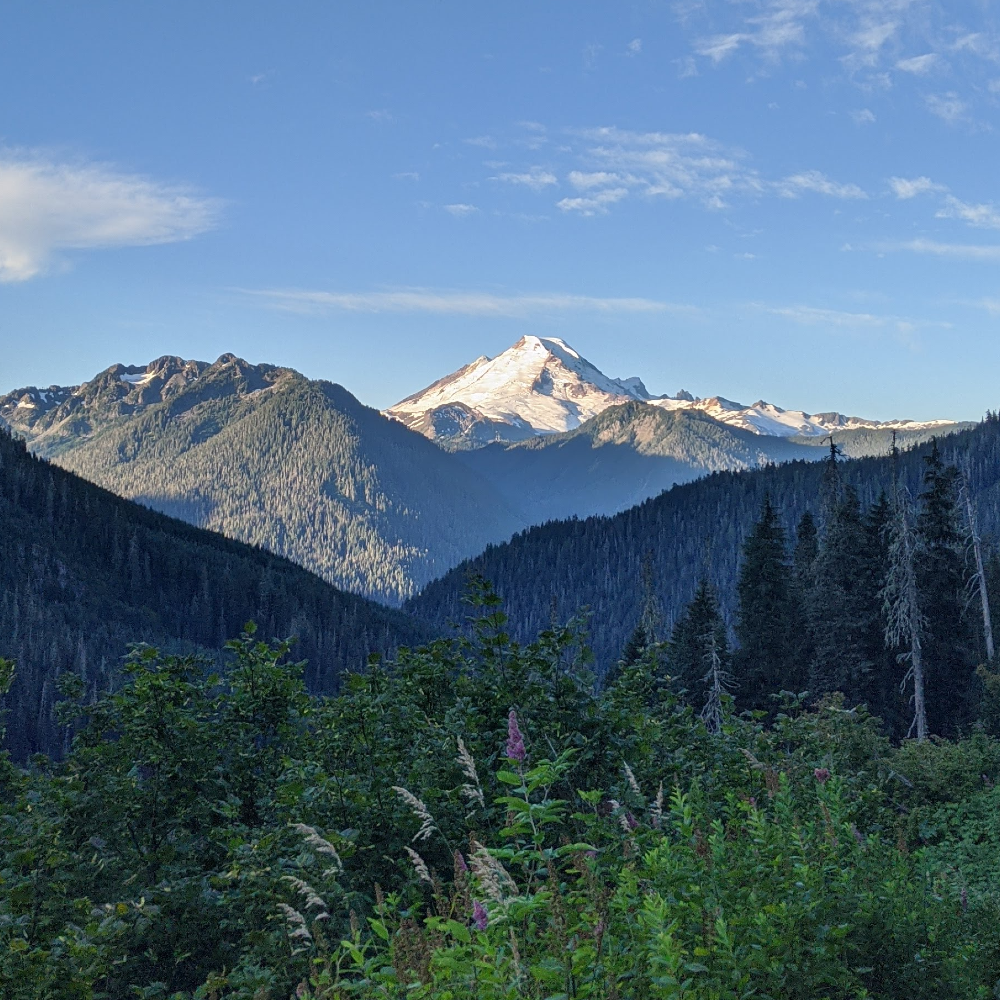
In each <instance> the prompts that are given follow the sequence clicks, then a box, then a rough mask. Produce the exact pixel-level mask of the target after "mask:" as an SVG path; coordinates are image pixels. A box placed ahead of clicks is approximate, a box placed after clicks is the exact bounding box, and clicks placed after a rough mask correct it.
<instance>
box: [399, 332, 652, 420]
mask: <svg viewBox="0 0 1000 1000" xmlns="http://www.w3.org/2000/svg"><path fill="white" fill-rule="evenodd" d="M649 398H650V397H649V393H647V392H646V388H645V386H644V385H643V384H642V382H641V381H640V380H639V379H638V378H628V379H612V378H609V377H608V376H607V375H605V374H604V373H603V372H602V371H601V370H600V369H599V368H596V367H595V366H594V365H592V364H591V363H590V362H589V361H587V359H586V358H584V357H582V356H581V355H580V354H579V353H578V352H577V351H575V350H574V349H573V348H572V347H570V345H569V344H567V343H566V342H565V341H564V340H560V339H559V338H557V337H536V336H525V337H522V338H521V339H520V340H519V341H518V342H517V343H516V344H514V345H513V347H510V348H508V349H507V350H506V351H504V352H503V353H502V354H498V355H497V356H496V357H495V358H486V357H480V358H477V359H476V360H475V361H473V362H472V363H471V364H468V365H466V366H464V367H463V368H459V369H458V371H456V372H454V373H453V374H451V375H448V376H446V377H445V378H442V379H439V380H438V381H437V382H434V383H433V384H432V385H429V386H428V387H427V388H426V389H423V390H421V391H420V392H418V393H415V394H414V395H412V396H409V397H407V398H406V399H404V400H402V401H400V402H399V403H397V404H396V405H395V406H392V407H390V408H389V409H388V410H386V413H387V414H388V415H389V416H391V417H395V418H396V419H397V420H401V421H402V422H403V423H405V424H408V425H410V426H417V425H420V426H419V429H420V430H423V431H424V433H428V432H429V431H430V432H431V433H429V436H431V437H434V436H436V435H435V433H433V430H434V417H435V415H436V414H438V413H439V411H442V408H454V407H455V406H456V405H457V404H461V406H462V407H464V408H465V409H466V410H467V411H468V412H469V414H470V416H471V417H472V418H473V419H474V420H479V421H483V422H485V423H486V424H487V425H490V426H494V425H496V426H500V427H502V426H503V425H509V426H511V427H512V428H514V429H515V430H517V429H521V428H525V429H527V430H528V436H530V434H552V433H557V432H559V431H567V430H572V429H573V428H574V427H577V426H579V425H580V424H581V423H583V422H584V421H585V420H589V419H590V418H591V417H594V416H597V414H598V413H600V412H601V411H602V410H605V409H607V408H608V407H609V406H613V405H614V404H615V403H624V402H628V401H630V400H643V401H645V400H648V399H649ZM449 412H451V410H449ZM501 436H502V438H503V439H505V440H510V439H511V438H510V437H508V436H507V435H506V434H503V435H501ZM524 436H525V434H524V433H520V432H519V433H516V434H515V438H517V439H520V438H522V437H524Z"/></svg>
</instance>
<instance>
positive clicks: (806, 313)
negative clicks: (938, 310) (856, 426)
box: [754, 303, 951, 347]
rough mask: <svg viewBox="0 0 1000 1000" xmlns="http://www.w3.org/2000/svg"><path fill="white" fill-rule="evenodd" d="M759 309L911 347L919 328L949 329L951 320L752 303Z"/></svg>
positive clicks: (783, 317)
mask: <svg viewBox="0 0 1000 1000" xmlns="http://www.w3.org/2000/svg"><path fill="white" fill-rule="evenodd" d="M754 305H755V306H756V307H757V308H758V309H762V310H763V311H765V312H768V313H770V314H771V315H773V316H780V317H781V318H782V319H787V320H788V321H789V322H792V323H798V324H800V325H802V326H814V327H816V326H818V327H823V328H824V329H826V330H843V331H848V332H853V333H856V334H858V333H865V332H867V333H872V334H889V335H891V336H892V337H894V338H896V339H899V340H901V341H902V342H903V343H905V344H907V345H908V346H910V347H915V346H917V340H916V338H915V334H916V333H917V332H918V331H919V330H921V329H927V328H940V327H945V328H948V327H950V326H951V324H950V323H941V322H937V321H932V320H923V319H911V318H909V317H906V316H895V315H891V314H888V315H881V314H878V313H869V312H850V311H845V310H842V309H826V308H823V307H821V306H807V305H790V306H768V305H763V304H761V303H754Z"/></svg>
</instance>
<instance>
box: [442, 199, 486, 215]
mask: <svg viewBox="0 0 1000 1000" xmlns="http://www.w3.org/2000/svg"><path fill="white" fill-rule="evenodd" d="M444 210H445V211H446V212H447V213H448V214H449V215H453V216H455V218H456V219H464V218H465V217H466V216H468V215H475V214H476V212H478V211H479V209H478V208H476V206H475V205H467V204H465V203H464V202H457V203H455V204H454V205H445V206H444Z"/></svg>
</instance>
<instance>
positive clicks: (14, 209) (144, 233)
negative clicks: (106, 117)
mask: <svg viewBox="0 0 1000 1000" xmlns="http://www.w3.org/2000/svg"><path fill="white" fill-rule="evenodd" d="M221 208H222V202H221V201H220V200H218V199H215V198H206V197H203V196H201V195H199V194H196V193H194V192H192V191H190V190H189V189H186V188H182V187H178V186H175V185H169V184H164V183H161V182H158V181H154V180H150V179H149V178H146V177H142V176H139V175H136V174H128V173H123V172H121V171H118V170H116V169H114V168H113V167H109V166H107V165H104V164H94V163H58V162H56V161H54V160H52V159H49V158H46V157H43V156H40V155H32V154H27V155H19V154H17V153H2V152H0V282H5V283H11V282H20V281H27V280H29V279H30V278H34V277H36V276H37V275H39V274H41V273H43V272H44V271H45V269H46V268H47V267H48V266H49V265H50V264H51V262H52V260H53V259H54V258H55V257H56V256H57V255H58V254H59V253H60V252H61V251H66V250H95V249H107V248H113V247H129V246H151V245H154V244H161V243H175V242H178V241H181V240H188V239H191V238H192V237H194V236H197V235H199V234H201V233H204V232H206V231H207V230H209V229H211V228H213V227H214V226H215V225H216V223H217V221H218V217H219V213H220V211H221Z"/></svg>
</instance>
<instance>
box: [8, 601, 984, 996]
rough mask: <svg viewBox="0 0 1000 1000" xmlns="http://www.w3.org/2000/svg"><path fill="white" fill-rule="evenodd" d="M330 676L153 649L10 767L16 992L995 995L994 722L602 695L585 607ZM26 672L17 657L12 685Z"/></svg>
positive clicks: (485, 615) (496, 625)
mask: <svg viewBox="0 0 1000 1000" xmlns="http://www.w3.org/2000/svg"><path fill="white" fill-rule="evenodd" d="M476 603H477V604H478V608H477V611H476V613H477V615H478V618H477V620H476V624H475V628H474V629H473V630H472V637H471V638H468V639H462V638H456V639H454V640H440V641H437V642H435V643H432V644H431V645H429V646H427V647H424V648H421V649H418V650H412V651H403V652H402V653H401V654H400V655H399V657H398V660H397V661H396V662H394V663H391V664H379V663H375V662H373V663H372V664H371V665H370V666H369V669H368V670H367V671H366V672H360V673H357V674H354V675H351V676H349V677H348V678H347V680H346V683H345V685H344V690H343V692H342V693H341V694H340V695H339V696H337V697H335V698H316V697H310V696H308V695H307V694H306V693H305V691H304V688H303V686H302V684H301V681H300V679H299V678H300V674H301V664H288V663H286V662H284V660H285V657H286V654H287V652H288V649H287V646H285V645H283V644H267V643H262V642H259V641H257V639H256V638H255V637H254V636H253V635H252V633H248V634H247V635H245V636H244V637H242V638H241V639H240V640H237V641H235V642H233V643H230V653H231V656H232V661H233V662H232V664H231V667H230V669H229V670H228V671H227V673H226V675H225V678H224V679H222V678H219V677H217V676H209V675H206V672H205V668H204V665H203V664H202V663H201V662H199V661H198V660H197V659H191V658H178V657H172V656H165V655H161V654H160V653H159V652H157V651H156V650H154V649H151V648H148V647H138V648H136V649H135V651H134V652H133V655H132V657H131V658H130V661H129V665H128V673H127V679H126V683H125V684H124V685H123V686H122V687H121V688H120V689H119V690H118V691H117V692H115V693H112V694H108V695H106V696H104V697H102V698H101V699H100V700H99V701H98V702H96V703H94V704H89V705H85V704H82V703H81V702H80V701H79V700H78V699H77V695H78V692H77V691H75V690H74V683H73V681H72V680H68V681H66V682H65V685H64V688H65V690H64V695H65V697H66V703H65V705H64V707H63V718H64V721H65V723H66V724H67V725H73V726H75V727H76V736H75V740H74V743H73V749H72V752H71V753H70V754H69V755H68V756H67V758H66V759H65V760H64V761H62V762H60V763H50V762H49V761H47V760H45V759H43V758H38V759H36V760H35V761H34V762H33V765H32V766H31V767H30V768H29V769H27V770H19V769H16V768H14V767H13V766H12V765H10V764H5V765H4V769H3V772H2V790H3V809H2V813H3V815H2V817H0V995H2V996H3V997H4V998H5V1000H29V998H30V1000H35V998H39V997H44V998H50V997H51V998H54V1000H69V998H74V1000H84V998H87V1000H89V998H98V997H110V998H125V997H143V998H166V997H171V998H191V997H200V998H218V1000H222V998H245V1000H250V998H255V1000H265V998H270V1000H285V998H288V997H292V996H295V997H304V998H315V1000H320V998H322V1000H333V998H337V1000H341V998H349V997H356V998H363V1000H374V998H403V997H413V998H420V997H426V998H430V997H433V998H438V1000H445V998H462V1000H473V998H475V1000H500V998H522V997H523V998H539V1000H541V998H548V1000H556V998H584V997H591V998H608V1000H610V998H616V997H620V998H633V997H634V998H657V1000H658V998H675V997H676V998H680V997H686V998H691V1000H716V998H718V1000H722V998H730V997H761V998H768V997H770V998H796V1000H797V998H824V997H828V998H848V997H850V998H861V997H871V998H887V1000H888V998H893V1000H895V998H898V1000H921V998H927V1000H930V998H934V1000H939V998H955V1000H964V998H988V997H994V996H997V995H1000V983H998V980H1000V930H998V928H1000V882H998V876H1000V851H998V848H1000V791H998V789H997V788H995V787H994V783H995V782H997V781H998V780H1000V742H998V741H996V740H995V739H993V738H992V736H990V735H988V733H987V732H986V731H984V730H982V729H981V728H980V729H978V730H976V731H973V732H971V733H970V734H969V735H967V736H966V737H965V738H963V739H959V740H955V741H939V740H929V741H926V742H923V743H919V744H918V743H916V742H904V743H903V744H902V745H899V746H894V745H892V744H890V742H889V741H888V740H887V739H886V738H885V737H884V736H883V735H882V730H881V728H880V726H879V723H878V720H876V719H874V718H872V717H870V716H869V715H868V714H867V713H866V711H865V710H864V709H863V708H850V707H847V706H845V704H844V703H843V700H842V699H841V698H839V697H838V696H836V695H834V696H828V697H827V698H825V699H824V700H822V701H821V702H819V703H818V704H814V703H811V702H810V701H809V699H808V698H805V697H800V696H795V695H791V694H783V695H781V696H778V697H776V698H775V700H774V706H773V711H771V712H770V713H767V714H765V713H764V712H757V713H744V714H736V713H735V712H734V710H733V706H732V703H731V701H730V700H729V699H728V698H727V697H725V696H724V698H723V723H722V728H721V731H720V732H717V733H713V732H710V731H709V727H708V726H706V724H705V722H703V721H702V720H701V719H700V718H699V717H698V715H697V713H696V712H695V711H694V710H693V709H692V708H691V707H689V706H687V705H686V704H685V703H684V701H683V699H682V698H681V697H680V696H679V694H678V692H677V691H676V690H675V687H676V684H675V683H674V682H671V681H670V679H669V678H668V677H667V676H666V674H665V672H664V670H663V668H662V666H661V663H660V657H661V654H662V650H661V649H660V648H659V647H658V646H655V645H654V646H651V647H649V648H648V649H647V650H646V651H645V653H644V654H643V656H641V657H640V658H639V660H638V661H637V662H633V663H631V664H629V665H627V666H625V667H623V669H622V670H621V671H620V672H619V673H618V674H617V675H616V678H615V680H614V682H613V684H611V685H610V686H608V687H607V688H606V689H605V690H603V691H599V692H595V690H594V686H593V684H592V679H591V677H590V675H589V674H588V672H587V656H586V651H585V649H584V648H583V646H582V643H581V633H580V629H579V623H571V624H570V625H568V626H566V627H563V626H556V625H553V626H552V627H551V628H549V629H547V630H545V631H544V632H543V633H542V634H541V635H540V636H539V637H538V639H537V641H535V642H534V643H532V644H530V645H526V646H518V645H516V644H514V643H512V642H511V641H510V639H509V636H508V635H507V633H506V631H505V629H506V623H505V619H504V616H503V615H502V613H501V612H500V611H499V609H498V607H497V605H496V603H495V599H494V598H493V597H492V595H491V594H490V593H489V592H488V591H481V592H480V594H479V596H478V598H477V599H476ZM11 669H13V668H12V666H11V665H10V664H7V665H6V666H5V672H6V674H9V673H10V671H11Z"/></svg>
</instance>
